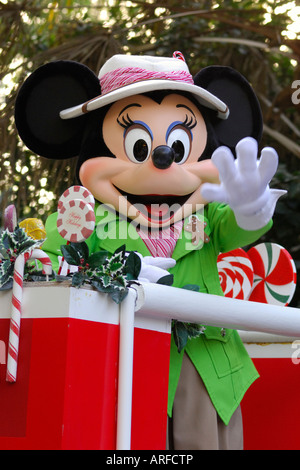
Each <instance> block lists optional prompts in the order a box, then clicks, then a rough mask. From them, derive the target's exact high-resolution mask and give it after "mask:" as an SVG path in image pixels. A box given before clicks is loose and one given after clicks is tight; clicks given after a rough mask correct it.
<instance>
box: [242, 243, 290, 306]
mask: <svg viewBox="0 0 300 470" xmlns="http://www.w3.org/2000/svg"><path fill="white" fill-rule="evenodd" d="M248 255H249V257H250V259H251V261H252V264H253V269H254V281H253V288H252V291H251V294H250V297H249V300H251V301H254V302H261V303H266V304H271V305H281V306H286V305H288V304H289V303H290V301H291V300H292V297H293V295H294V292H295V289H296V281H297V272H296V266H295V263H294V261H293V259H292V257H291V255H290V254H289V252H288V251H287V250H286V249H285V248H283V247H282V246H280V245H277V244H276V243H260V244H259V245H257V246H255V247H253V248H251V249H250V250H249V251H248Z"/></svg>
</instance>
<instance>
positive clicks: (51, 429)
mask: <svg viewBox="0 0 300 470" xmlns="http://www.w3.org/2000/svg"><path fill="white" fill-rule="evenodd" d="M10 299H11V292H1V293H0V305H1V313H0V403H1V420H0V449H34V450H36V449H108V450H109V449H115V446H116V426H117V387H118V358H119V306H117V305H116V304H115V303H113V302H112V301H109V300H108V298H107V296H105V295H100V294H99V293H97V292H95V291H92V290H86V289H74V288H68V287H63V286H51V287H50V286H47V287H46V286H45V287H26V288H25V289H24V296H23V310H22V320H21V333H20V346H19V358H18V373H17V381H16V382H15V383H8V382H6V380H5V374H6V351H7V343H8V334H9V316H10ZM136 322H137V324H136V327H135V335H134V366H133V368H134V370H133V404H132V409H133V411H132V448H133V449H134V448H145V449H146V448H149V449H150V448H151V449H164V447H165V432H166V407H167V380H166V378H167V377H168V367H169V348H170V325H169V323H167V322H166V321H163V322H161V321H154V322H153V321H150V322H148V324H147V320H145V319H143V320H142V321H139V319H138V318H137V320H136ZM162 358H163V359H162ZM157 383H161V384H164V385H163V388H161V389H160V390H158V389H157V387H156V384H157ZM147 414H148V416H149V417H150V418H151V419H149V418H148V420H147V419H146V415H147ZM158 430H159V431H158Z"/></svg>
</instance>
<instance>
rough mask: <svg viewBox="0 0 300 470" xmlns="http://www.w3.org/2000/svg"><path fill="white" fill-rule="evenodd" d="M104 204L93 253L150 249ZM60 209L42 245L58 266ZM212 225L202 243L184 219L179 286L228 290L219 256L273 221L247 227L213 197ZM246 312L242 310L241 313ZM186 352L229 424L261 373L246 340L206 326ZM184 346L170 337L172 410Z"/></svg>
mask: <svg viewBox="0 0 300 470" xmlns="http://www.w3.org/2000/svg"><path fill="white" fill-rule="evenodd" d="M103 207H104V206H103V205H99V206H98V205H97V206H96V208H95V212H96V229H95V231H94V233H93V234H92V235H91V236H90V237H89V239H88V240H87V244H88V246H89V249H90V253H92V252H96V251H99V250H100V249H105V250H107V251H109V252H111V253H113V252H114V251H115V250H116V249H117V248H118V247H119V246H121V245H123V244H125V245H126V249H127V250H128V251H138V252H139V253H141V254H142V255H143V256H149V255H150V253H149V251H148V249H147V247H146V245H145V244H144V242H143V241H142V239H141V238H140V237H139V235H138V234H137V232H136V230H135V228H134V226H133V224H130V223H129V222H128V221H127V220H125V219H121V218H119V217H118V216H116V215H115V214H113V213H109V212H107V211H103ZM56 218H57V214H56V213H54V214H52V215H51V216H50V217H49V218H48V220H47V222H46V232H47V240H46V242H45V243H44V245H43V250H44V251H45V252H46V253H48V255H49V257H50V258H51V260H52V263H53V268H54V269H57V268H58V262H57V256H58V255H61V252H60V246H61V245H62V244H65V243H66V241H65V240H63V239H62V237H61V236H60V235H59V234H58V231H57V228H56ZM201 219H202V220H204V221H205V222H206V223H207V225H206V228H205V233H206V234H207V235H208V236H209V238H210V241H209V242H208V243H203V242H202V240H200V241H199V243H198V245H196V246H195V245H193V244H192V243H191V233H190V232H188V231H186V230H185V228H186V226H187V224H188V223H189V220H186V221H185V222H184V228H183V230H182V236H181V238H180V239H179V240H178V241H177V244H176V246H175V250H174V252H173V258H174V259H175V260H176V266H175V267H174V268H172V269H171V270H170V272H171V273H172V274H173V275H174V284H173V285H174V286H175V287H183V286H185V285H186V284H197V285H198V286H200V291H201V292H204V293H209V294H215V295H221V296H222V295H223V292H222V289H221V286H220V281H219V274H218V269H217V256H218V254H219V253H220V252H223V253H226V252H228V251H231V250H233V249H235V248H238V247H243V246H245V245H248V244H250V243H253V242H254V241H256V240H257V239H258V238H259V237H260V236H262V235H263V234H264V233H265V232H266V231H267V230H268V229H269V228H270V227H271V225H272V222H271V221H270V223H269V224H268V226H266V227H265V228H264V229H261V230H258V231H245V230H243V229H241V228H240V227H238V226H237V224H236V221H235V217H234V214H233V212H232V210H231V209H230V208H229V206H226V205H224V204H219V203H210V204H208V205H207V206H206V207H205V209H204V214H199V220H201ZM241 314H242V313H241ZM185 352H186V353H187V354H188V356H189V357H190V359H191V360H192V362H193V364H194V366H195V367H196V369H197V371H198V372H199V374H200V376H201V378H202V380H203V382H204V383H205V386H206V388H207V391H208V393H209V395H210V397H211V400H212V402H213V404H214V406H215V408H216V410H217V412H218V414H219V416H220V418H221V419H222V420H223V422H224V423H225V424H228V422H229V420H230V418H231V416H232V414H233V412H234V411H235V409H236V408H237V406H238V405H239V403H240V402H241V400H242V398H243V396H244V394H245V392H246V391H247V389H248V388H249V386H250V385H251V384H252V383H253V382H254V380H256V379H257V378H258V373H257V371H256V369H255V367H254V365H253V363H252V360H251V359H250V357H249V356H248V353H247V352H246V350H245V348H244V346H243V343H242V341H241V339H240V337H239V335H238V333H237V332H236V331H235V330H229V329H226V332H225V336H224V333H223V334H222V328H217V327H209V326H208V327H206V330H205V332H204V334H202V335H201V336H199V337H197V338H193V339H190V340H189V341H188V343H187V346H186V348H185ZM183 353H184V351H182V352H181V353H180V354H179V353H178V351H177V348H176V346H175V343H174V340H173V338H172V340H171V355H170V374H169V403H168V414H169V416H171V415H172V407H173V401H174V396H175V392H176V388H177V383H178V379H179V375H180V370H181V363H182V358H183Z"/></svg>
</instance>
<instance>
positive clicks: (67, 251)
mask: <svg viewBox="0 0 300 470" xmlns="http://www.w3.org/2000/svg"><path fill="white" fill-rule="evenodd" d="M61 252H62V255H63V257H64V259H65V261H66V262H67V263H68V264H71V265H74V266H79V265H80V256H79V254H78V252H77V250H76V249H75V248H74V246H73V245H71V244H70V245H62V246H61Z"/></svg>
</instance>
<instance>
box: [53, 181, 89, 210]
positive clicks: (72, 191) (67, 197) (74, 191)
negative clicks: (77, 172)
mask: <svg viewBox="0 0 300 470" xmlns="http://www.w3.org/2000/svg"><path fill="white" fill-rule="evenodd" d="M73 199H82V200H83V201H84V202H87V203H88V204H90V206H92V208H94V207H95V198H94V196H93V195H92V193H91V192H90V191H89V190H88V189H87V188H85V187H84V186H79V185H76V186H71V187H70V188H68V189H66V191H65V192H64V193H63V194H62V195H61V196H60V198H59V200H58V205H57V207H58V211H60V209H61V207H63V206H64V205H65V204H66V203H67V202H69V201H72V200H73Z"/></svg>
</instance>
